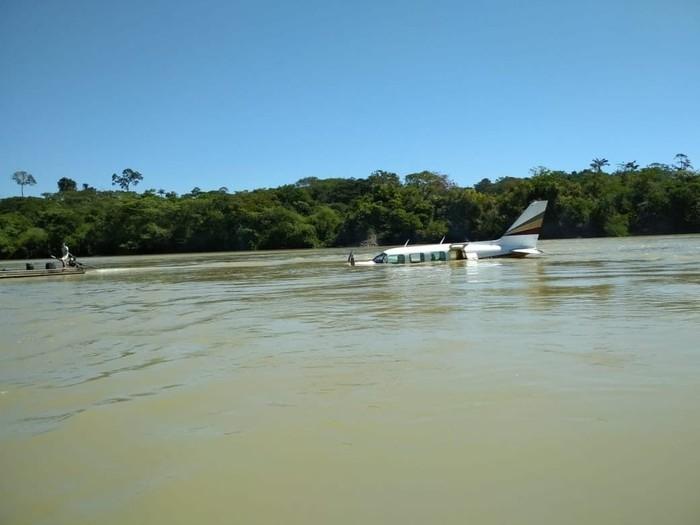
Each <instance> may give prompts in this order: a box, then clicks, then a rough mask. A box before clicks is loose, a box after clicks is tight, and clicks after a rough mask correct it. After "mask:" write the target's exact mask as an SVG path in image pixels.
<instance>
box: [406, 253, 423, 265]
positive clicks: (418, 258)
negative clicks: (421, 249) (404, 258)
mask: <svg viewBox="0 0 700 525" xmlns="http://www.w3.org/2000/svg"><path fill="white" fill-rule="evenodd" d="M408 260H409V261H411V262H412V263H418V262H423V261H425V255H423V254H422V253H411V254H409V256H408Z"/></svg>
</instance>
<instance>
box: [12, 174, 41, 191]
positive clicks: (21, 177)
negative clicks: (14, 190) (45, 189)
mask: <svg viewBox="0 0 700 525" xmlns="http://www.w3.org/2000/svg"><path fill="white" fill-rule="evenodd" d="M12 180H13V181H15V182H16V183H17V184H19V185H20V186H21V187H22V197H24V187H25V186H34V185H35V184H36V180H35V179H34V176H33V175H32V174H31V173H27V172H26V171H15V173H14V175H12Z"/></svg>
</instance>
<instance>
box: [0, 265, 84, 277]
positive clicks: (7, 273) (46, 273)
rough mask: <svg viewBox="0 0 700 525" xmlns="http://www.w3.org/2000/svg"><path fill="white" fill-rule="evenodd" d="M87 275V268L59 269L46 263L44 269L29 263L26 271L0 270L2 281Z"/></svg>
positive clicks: (80, 266) (66, 267) (79, 266)
mask: <svg viewBox="0 0 700 525" xmlns="http://www.w3.org/2000/svg"><path fill="white" fill-rule="evenodd" d="M84 273H85V268H83V266H82V265H76V266H65V267H61V266H60V265H59V266H58V268H57V267H56V264H55V263H52V262H50V263H46V265H45V266H44V268H38V269H35V268H34V266H33V265H32V264H31V263H27V265H26V266H25V269H24V270H22V269H7V268H2V269H0V279H14V278H21V277H59V276H64V277H65V276H69V275H82V274H84Z"/></svg>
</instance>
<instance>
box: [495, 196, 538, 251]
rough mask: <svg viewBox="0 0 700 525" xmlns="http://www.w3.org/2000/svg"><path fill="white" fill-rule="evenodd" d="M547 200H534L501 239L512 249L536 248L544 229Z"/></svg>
mask: <svg viewBox="0 0 700 525" xmlns="http://www.w3.org/2000/svg"><path fill="white" fill-rule="evenodd" d="M546 209H547V201H533V202H531V203H530V205H529V206H528V207H527V208H526V209H525V211H524V212H522V213H521V214H520V217H518V218H517V219H516V221H515V222H514V223H513V225H512V226H511V227H510V228H508V230H506V232H505V233H504V234H503V237H501V239H500V241H501V242H502V243H503V244H507V245H509V246H510V247H511V249H524V250H528V249H535V248H536V247H537V239H538V238H539V236H540V231H541V230H542V221H543V219H544V212H545V210H546Z"/></svg>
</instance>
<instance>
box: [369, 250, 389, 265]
mask: <svg viewBox="0 0 700 525" xmlns="http://www.w3.org/2000/svg"><path fill="white" fill-rule="evenodd" d="M372 261H373V262H374V263H375V264H383V263H385V262H386V253H380V254H379V255H377V256H376V257H375V258H374V259H372Z"/></svg>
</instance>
